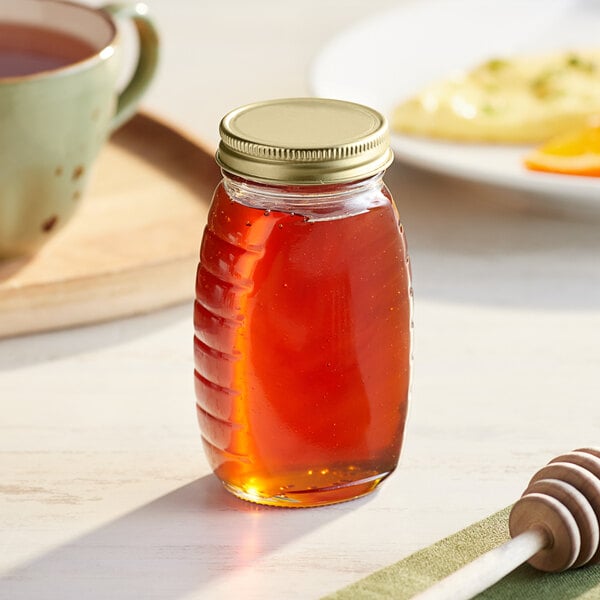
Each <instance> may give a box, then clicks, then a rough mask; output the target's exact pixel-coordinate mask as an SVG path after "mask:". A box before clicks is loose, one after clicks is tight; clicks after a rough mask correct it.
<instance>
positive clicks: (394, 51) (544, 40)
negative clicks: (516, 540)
mask: <svg viewBox="0 0 600 600" xmlns="http://www.w3.org/2000/svg"><path fill="white" fill-rule="evenodd" d="M599 32H600V1H597V0H543V1H542V0H500V1H498V0H405V1H404V2H402V3H401V4H399V5H398V6H397V7H396V8H394V10H392V11H390V12H387V13H385V14H381V15H378V16H376V17H374V18H372V19H370V20H368V21H364V22H362V23H360V24H358V25H357V26H355V27H354V28H352V29H350V30H348V31H346V32H344V33H342V34H341V35H338V36H337V37H336V38H334V39H333V40H332V41H331V42H330V43H329V44H328V45H327V46H326V47H325V48H324V49H323V51H322V52H321V53H320V54H319V56H318V57H317V59H316V61H315V63H314V64H313V68H312V70H311V73H310V85H311V88H312V91H313V93H314V94H315V95H317V96H323V97H328V98H341V99H345V100H352V101H355V102H360V103H363V104H368V105H370V106H373V107H374V108H377V109H379V110H380V111H381V112H383V113H384V114H385V115H387V116H389V115H390V113H391V111H392V109H393V107H394V106H395V105H396V104H398V103H399V102H400V101H402V100H404V99H405V98H407V97H409V96H411V95H413V94H414V93H415V92H417V91H419V90H420V89H421V88H422V87H423V86H425V85H426V84H427V83H429V82H431V81H433V80H436V79H439V78H441V77H444V76H446V75H448V73H449V72H452V71H454V70H457V69H464V68H469V67H470V66H472V65H474V64H476V63H479V62H480V61H482V60H485V59H486V58H490V57H494V56H507V55H511V54H517V53H532V52H546V51H549V50H563V49H564V50H567V49H577V48H585V47H598V46H600V35H599ZM392 146H393V148H394V151H395V153H396V157H397V158H398V159H400V160H402V161H404V162H407V163H411V164H413V165H417V166H419V167H424V168H427V169H431V170H434V171H439V172H441V173H446V174H450V175H456V176H459V177H464V178H467V179H473V180H478V181H485V182H489V183H494V184H499V185H504V186H509V187H513V188H517V189H522V190H528V191H534V192H541V193H543V194H551V195H553V196H558V197H561V198H563V199H564V200H566V201H569V200H579V201H584V202H586V203H589V204H591V205H594V206H596V207H600V179H596V178H592V177H576V176H570V175H555V174H549V173H535V172H531V171H527V170H526V169H525V168H524V167H523V166H522V164H521V160H522V158H523V155H524V154H525V153H526V152H527V150H528V147H527V146H499V145H490V144H460V143H450V142H437V141H433V140H428V139H425V138H416V137H408V136H401V135H397V134H394V135H392Z"/></svg>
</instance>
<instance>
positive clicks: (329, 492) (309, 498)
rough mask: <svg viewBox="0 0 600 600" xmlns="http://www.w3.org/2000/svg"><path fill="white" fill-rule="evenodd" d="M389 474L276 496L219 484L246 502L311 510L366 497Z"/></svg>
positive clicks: (225, 483)
mask: <svg viewBox="0 0 600 600" xmlns="http://www.w3.org/2000/svg"><path fill="white" fill-rule="evenodd" d="M390 474H391V471H388V472H385V473H379V474H377V475H373V476H371V477H367V478H366V479H359V480H357V481H353V482H351V483H344V484H340V485H339V486H330V487H325V488H310V489H305V490H295V491H293V492H291V491H289V490H288V491H285V492H284V491H282V492H281V493H280V494H277V495H265V494H262V493H261V492H260V491H258V490H256V489H254V488H251V487H246V488H242V487H239V486H236V485H233V484H231V483H228V482H226V481H221V483H222V484H223V486H224V487H225V489H226V490H227V491H228V492H230V493H231V494H233V495H234V496H237V497H238V498H240V499H241V500H245V501H246V502H252V503H254V504H263V505H265V506H278V507H283V508H311V507H315V506H326V505H328V504H338V503H339V502H348V501H349V500H355V499H356V498H361V497H362V496H366V495H367V494H370V493H371V492H373V491H374V490H375V488H377V487H378V486H379V484H380V483H381V482H382V481H383V480H384V479H386V478H387V477H388V476H389V475H390Z"/></svg>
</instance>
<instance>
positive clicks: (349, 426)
mask: <svg viewBox="0 0 600 600" xmlns="http://www.w3.org/2000/svg"><path fill="white" fill-rule="evenodd" d="M375 196H376V197H375V198H370V201H369V205H370V208H369V209H368V210H366V211H365V212H360V213H359V214H356V215H353V216H349V217H345V218H335V219H323V220H318V219H317V220H314V219H311V218H310V217H309V218H307V217H306V215H302V214H292V213H285V212H278V211H273V210H270V211H269V210H265V209H259V208H252V207H248V206H244V205H243V204H240V203H239V202H235V201H232V200H231V198H230V197H229V196H228V194H227V192H226V190H225V188H224V186H223V185H221V186H220V187H219V188H218V190H217V192H216V194H215V198H214V204H213V207H212V210H211V216H210V220H209V222H208V225H207V228H206V231H205V234H204V240H203V243H202V251H201V262H200V267H199V269H198V276H197V283H196V298H197V300H196V304H195V315H194V316H195V329H196V338H195V346H194V349H195V363H196V377H195V382H196V392H197V398H198V404H197V407H198V408H197V409H198V419H199V422H200V426H201V430H202V432H203V438H204V445H205V449H206V452H207V455H208V457H209V460H210V462H211V465H212V467H213V469H214V470H215V473H216V474H217V475H218V476H219V477H220V479H221V480H222V481H224V482H225V483H226V485H227V486H228V487H229V488H230V489H231V490H232V491H234V492H235V493H236V494H238V495H240V496H243V497H245V498H247V499H256V500H261V501H263V502H265V501H268V502H269V503H273V504H286V505H295V504H300V505H302V504H303V503H305V502H307V503H310V504H314V503H328V502H334V501H338V500H343V499H346V498H347V497H349V496H351V497H354V496H356V495H357V494H358V495H360V494H361V493H366V492H368V491H370V490H372V489H373V488H374V487H375V486H376V485H377V483H379V482H380V481H381V480H382V479H383V478H385V477H386V476H387V475H388V474H389V473H391V472H392V471H393V470H394V468H395V467H396V464H397V462H398V453H399V451H400V446H401V441H402V434H403V429H404V421H405V417H406V399H407V396H408V386H409V361H410V356H409V355H410V295H409V286H410V283H409V268H408V264H407V254H406V247H405V243H404V238H403V234H402V233H401V231H400V229H399V227H398V224H397V218H396V215H395V211H394V207H393V205H392V204H391V202H390V200H389V198H388V197H386V196H385V195H384V194H383V193H380V194H377V193H375ZM357 487H358V488H359V490H357V489H356V488H357ZM348 488H353V489H351V490H350V489H348Z"/></svg>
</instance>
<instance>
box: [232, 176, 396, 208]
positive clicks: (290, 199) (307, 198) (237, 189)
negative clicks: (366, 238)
mask: <svg viewBox="0 0 600 600" xmlns="http://www.w3.org/2000/svg"><path fill="white" fill-rule="evenodd" d="M223 186H224V187H225V191H226V192H227V194H228V196H229V197H230V198H231V199H232V200H234V201H235V202H239V203H240V204H244V205H246V206H250V207H252V208H258V209H262V210H270V211H280V212H286V213H296V214H298V215H303V216H305V217H308V218H310V219H311V220H324V219H335V218H344V217H347V216H351V215H355V214H360V213H364V212H367V211H368V210H370V209H371V208H374V207H376V206H380V205H382V204H384V203H385V202H387V198H386V197H385V196H384V194H383V193H382V190H383V186H384V184H383V171H382V172H380V173H377V175H374V176H372V177H369V178H367V179H361V180H359V181H350V182H344V183H335V184H332V183H328V184H323V185H298V184H270V183H259V182H256V181H251V180H249V179H244V178H243V177H240V176H238V175H232V174H231V173H227V172H226V171H223Z"/></svg>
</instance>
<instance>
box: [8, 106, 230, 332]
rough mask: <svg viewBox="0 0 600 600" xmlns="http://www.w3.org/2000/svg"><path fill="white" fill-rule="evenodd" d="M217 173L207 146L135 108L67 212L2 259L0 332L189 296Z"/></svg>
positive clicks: (92, 318) (134, 310)
mask: <svg viewBox="0 0 600 600" xmlns="http://www.w3.org/2000/svg"><path fill="white" fill-rule="evenodd" d="M219 179H220V173H219V169H218V168H217V166H216V165H215V163H214V160H213V153H212V151H210V150H209V149H208V147H206V146H204V145H203V144H202V143H198V142H197V141H194V140H192V139H190V138H188V137H186V136H185V135H183V134H182V133H181V132H178V131H176V130H174V129H173V128H172V127H171V126H168V125H166V124H164V123H161V122H160V121H158V120H157V119H155V118H153V117H151V116H149V115H143V114H140V115H137V116H136V117H135V118H134V119H133V120H131V121H130V122H129V123H128V124H127V125H126V126H125V127H123V128H121V129H120V130H119V131H118V132H117V133H116V134H115V135H113V137H112V138H111V140H110V142H109V143H108V144H107V145H106V146H105V148H104V149H103V151H102V153H101V155H100V158H99V160H98V162H97V164H96V167H95V172H94V173H93V177H92V184H91V186H90V189H89V190H88V192H87V194H86V196H85V198H84V199H83V200H82V205H81V207H80V209H79V212H78V213H77V214H76V215H75V217H74V218H73V219H72V221H71V222H70V223H69V224H68V225H67V226H66V227H65V228H64V229H63V230H62V231H61V232H59V233H58V234H57V235H56V237H55V238H53V239H52V240H51V241H50V242H49V243H48V244H47V245H46V246H45V247H44V248H43V249H42V250H41V251H40V252H39V253H38V254H37V255H36V256H34V257H33V258H32V259H29V260H23V259H20V260H10V261H0V337H6V336H11V335H17V334H23V333H29V332H34V331H44V330H49V329H56V328H62V327H70V326H74V325H81V324H84V323H93V322H98V321H104V320H108V319H113V318H117V317H123V316H129V315H134V314H138V313H143V312H148V311H151V310H155V309H158V308H161V307H165V306H168V305H171V304H175V303H178V302H182V301H186V300H189V299H191V298H192V297H193V294H194V273H195V268H196V263H197V258H198V248H199V245H200V240H201V237H202V229H203V227H204V223H205V220H206V214H207V211H208V206H209V203H210V198H211V196H212V192H213V190H214V188H215V186H216V184H217V183H218V181H219Z"/></svg>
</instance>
